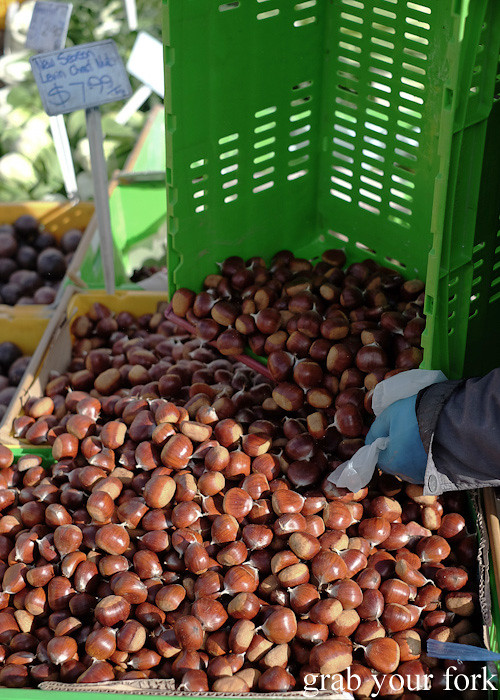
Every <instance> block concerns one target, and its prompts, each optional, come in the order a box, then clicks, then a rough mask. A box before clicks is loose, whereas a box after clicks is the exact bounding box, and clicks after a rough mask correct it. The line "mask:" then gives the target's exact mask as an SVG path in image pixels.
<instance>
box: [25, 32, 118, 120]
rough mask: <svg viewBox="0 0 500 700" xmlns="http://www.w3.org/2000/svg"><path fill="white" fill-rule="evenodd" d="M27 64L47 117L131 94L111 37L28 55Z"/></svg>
mask: <svg viewBox="0 0 500 700" xmlns="http://www.w3.org/2000/svg"><path fill="white" fill-rule="evenodd" d="M30 63H31V68H32V70H33V75H34V77H35V80H36V84H37V86H38V90H39V92H40V97H41V98H42V104H43V107H44V109H45V111H46V112H47V114H48V115H49V116H53V115H55V114H68V113H69V112H75V111H76V110H78V109H89V108H90V107H99V106H100V105H103V104H106V103H108V102H116V101H118V100H123V99H127V98H128V97H130V95H131V94H132V88H131V86H130V81H129V79H128V76H127V72H126V70H125V66H124V65H123V62H122V60H121V58H120V56H119V54H118V50H117V48H116V44H115V42H114V41H112V40H107V41H96V42H93V43H91V44H80V45H79V46H72V47H71V48H68V49H63V50H62V51H50V52H48V53H42V54H38V55H37V56H32V57H31V58H30Z"/></svg>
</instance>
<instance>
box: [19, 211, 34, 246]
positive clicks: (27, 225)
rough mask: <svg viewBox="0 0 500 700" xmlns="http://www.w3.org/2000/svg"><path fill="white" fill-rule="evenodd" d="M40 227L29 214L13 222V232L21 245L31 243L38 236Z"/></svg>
mask: <svg viewBox="0 0 500 700" xmlns="http://www.w3.org/2000/svg"><path fill="white" fill-rule="evenodd" d="M39 229H40V226H39V224H38V221H37V220H36V219H35V217H34V216H31V214H22V215H21V216H20V217H19V218H17V219H16V221H14V231H15V232H16V236H17V237H18V239H19V241H22V242H23V243H30V242H32V241H33V240H34V239H35V237H36V236H37V234H38V231H39Z"/></svg>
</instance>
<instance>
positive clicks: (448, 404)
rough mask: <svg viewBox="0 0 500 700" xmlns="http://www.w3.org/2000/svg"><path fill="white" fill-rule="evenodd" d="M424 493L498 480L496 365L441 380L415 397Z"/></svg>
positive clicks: (499, 374) (499, 383) (499, 373)
mask: <svg viewBox="0 0 500 700" xmlns="http://www.w3.org/2000/svg"><path fill="white" fill-rule="evenodd" d="M416 411H417V420H418V423H419V429H420V436H421V438H422V442H423V443H424V447H425V449H426V451H427V453H428V456H429V457H428V462H427V469H426V474H425V481H424V490H425V492H426V493H434V494H437V493H442V492H443V491H451V490H456V489H471V488H481V487H484V486H498V485H500V369H495V370H493V371H492V372H490V373H489V374H487V375H486V376H485V377H476V378H474V379H468V380H462V381H454V382H441V383H440V384H433V385H432V386H430V387H427V388H426V389H424V390H422V391H421V392H420V393H419V394H418V397H417V404H416Z"/></svg>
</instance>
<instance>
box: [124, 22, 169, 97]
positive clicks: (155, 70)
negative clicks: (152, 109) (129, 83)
mask: <svg viewBox="0 0 500 700" xmlns="http://www.w3.org/2000/svg"><path fill="white" fill-rule="evenodd" d="M127 70H128V72H129V73H130V74H131V75H133V76H134V77H136V78H138V79H139V80H140V81H141V83H144V85H147V86H148V87H150V88H151V90H153V91H154V92H156V94H157V95H160V97H162V98H163V96H164V94H165V83H164V71H163V44H162V43H161V41H158V39H155V38H154V37H153V36H151V34H148V33H147V32H139V34H138V35H137V39H136V40H135V43H134V46H133V48H132V52H131V54H130V57H129V59H128V61H127Z"/></svg>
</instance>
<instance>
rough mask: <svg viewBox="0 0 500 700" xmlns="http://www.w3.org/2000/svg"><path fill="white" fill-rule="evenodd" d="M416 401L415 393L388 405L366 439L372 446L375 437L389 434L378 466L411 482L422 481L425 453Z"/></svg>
mask: <svg viewBox="0 0 500 700" xmlns="http://www.w3.org/2000/svg"><path fill="white" fill-rule="evenodd" d="M416 401H417V396H416V394H415V396H410V397H409V398H407V399H401V400H400V401H395V402H394V403H393V404H391V405H390V406H388V407H387V408H386V409H385V411H382V413H381V414H380V415H379V416H378V417H377V418H376V419H375V422H374V423H373V425H372V427H371V428H370V430H369V432H368V435H367V436H366V440H365V442H366V444H367V445H371V443H372V442H373V441H374V440H375V439H376V438H379V437H388V438H389V446H388V447H387V449H385V450H382V451H381V452H380V454H379V458H378V466H379V467H380V469H382V471H384V472H388V473H389V474H396V476H399V477H400V478H401V479H404V480H405V481H410V482H411V483H412V484H422V483H423V481H424V476H425V467H426V464H427V453H426V451H425V449H424V446H423V444H422V440H421V439H420V433H419V430H418V423H417V414H416V411H415V403H416Z"/></svg>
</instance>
